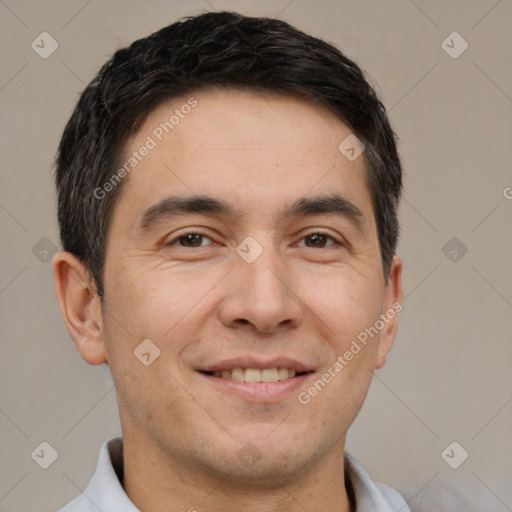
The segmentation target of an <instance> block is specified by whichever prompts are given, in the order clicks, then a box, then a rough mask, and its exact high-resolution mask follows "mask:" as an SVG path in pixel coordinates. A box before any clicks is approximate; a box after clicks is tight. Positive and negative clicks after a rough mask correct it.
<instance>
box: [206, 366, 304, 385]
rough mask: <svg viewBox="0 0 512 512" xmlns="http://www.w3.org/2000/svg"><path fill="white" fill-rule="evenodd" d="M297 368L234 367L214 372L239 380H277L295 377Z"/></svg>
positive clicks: (216, 375)
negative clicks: (261, 368) (262, 368)
mask: <svg viewBox="0 0 512 512" xmlns="http://www.w3.org/2000/svg"><path fill="white" fill-rule="evenodd" d="M295 374H296V372H295V370H289V369H288V368H265V369H264V370H260V369H258V368H245V369H243V368H233V370H222V371H216V372H214V376H215V377H220V378H223V379H233V380H237V381H239V382H250V383H255V382H277V381H279V380H286V379H291V378H293V377H295Z"/></svg>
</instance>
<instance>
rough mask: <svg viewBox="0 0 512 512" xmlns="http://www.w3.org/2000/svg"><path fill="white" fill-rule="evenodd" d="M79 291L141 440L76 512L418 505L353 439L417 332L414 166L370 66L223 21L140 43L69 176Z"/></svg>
mask: <svg viewBox="0 0 512 512" xmlns="http://www.w3.org/2000/svg"><path fill="white" fill-rule="evenodd" d="M56 182H57V189H58V217H59V223H60V228H61V238H62V244H63V248H64V251H61V252H59V253H58V254H57V255H56V256H55V258H54V277H55V286H56V293H57V299H58V303H59V306H60V309H61V311H62V315H63V318H64V322H65V324H66V327H67V329H68V331H69V332H70V334H71V336H72V338H73V340H74V342H75V345H76V348H77V350H78V351H79V353H80V355H81V356H82V357H83V359H84V360H85V361H87V362H88V363H90V364H102V363H107V364H108V366H109V368H110V371H111V372H112V377H113V380H114V382H115V386H116V392H117V399H118V404H119V413H120V419H121V426H122V439H121V438H117V439H113V440H110V441H108V442H105V444H104V445H103V446H102V448H101V451H100V456H99V460H98V466H97V470H96V473H95V475H94V476H93V478H92V479H91V482H90V484H89V486H88V487H87V489H86V490H85V491H84V493H83V494H82V495H81V496H79V497H78V498H76V499H75V500H74V501H72V502H71V503H70V504H68V506H66V507H65V508H64V509H62V510H64V511H66V512H72V511H73V512H74V511H81V512H82V511H93V510H94V511H97V510H101V511H103V512H111V511H123V512H129V511H136V510H140V511H142V512H160V511H164V510H165V511H166V512H173V511H182V510H188V511H194V510H197V511H202V510H204V511H221V510H222V511H226V510H235V509H236V510H245V511H296V510H297V511H298V510H300V511H303V510H307V511H308V512H316V511H320V510H322V511H326V510H329V511H334V510H336V511H340V512H348V511H351V512H354V511H357V512H369V511H371V512H375V511H379V512H384V511H385V512H389V511H398V510H400V511H402V512H405V511H407V510H409V509H408V507H407V505H406V503H405V501H404V500H403V498H402V497H401V496H400V495H399V494H398V492H397V491H395V490H393V489H392V488H390V487H387V486H385V485H381V484H375V483H373V482H372V481H371V479H370V477H369V476H368V474H367V473H366V472H365V471H364V469H363V468H362V467H361V466H360V465H359V464H358V463H357V462H356V461H355V459H353V458H352V457H351V456H350V455H349V454H348V453H345V454H344V447H345V440H346V434H347V430H348V428H349V426H350V425H351V423H352V422H353V420H354V418H355V417H356V415H357V413H358V411H359V410H360V408H361V405H362V403H363V401H364V398H365V396H366V394H367V391H368V387H369V385H370V382H371V378H372V375H373V371H374V370H375V369H377V368H380V367H381V366H382V365H383V364H384V362H385V359H386V355H387V354H388V352H389V350H390V348H391V346H392V344H393V341H394V338H395V334H396V330H397V313H398V311H400V309H401V299H402V287H401V268H402V263H401V260H400V258H399V257H398V256H397V255H396V254H395V248H396V243H397V237H398V223H397V206H398V200H399V196H400V191H401V167H400V161H399V158H398V155H397V150H396V146H395V140H394V134H393V132H392V130H391V128H390V126H389V123H388V120H387V117H386V113H385V110H384V107H383V106H382V104H381V103H380V101H379V100H378V99H377V97H376V95H375V92H374V91H373V89H372V87H371V86H370V85H369V84H368V83H367V81H366V80H365V78H364V75H363V73H362V72H361V70H360V69H359V68H358V67H357V66H356V65H355V64H354V63H353V62H351V61H350V60H349V59H347V58H346V57H345V56H344V55H342V54H341V53H340V52H339V51H338V50H336V49H335V48H333V47H332V46H330V45H329V44H327V43H325V42H323V41H321V40H318V39H316V38H313V37H310V36H308V35H306V34H304V33H302V32H300V31H298V30H296V29H294V28H293V27H291V26H290V25H288V24H287V23H285V22H283V21H280V20H274V19H263V18H250V17H244V16H241V15H238V14H235V13H230V12H220V13H207V14H204V15H200V16H197V17H190V18H188V19H186V20H184V21H180V22H178V23H175V24H173V25H170V26H168V27H166V28H164V29H162V30H160V31H159V32H156V33H155V34H152V35H151V36H149V37H147V38H144V39H141V40H139V41H136V42H134V43H133V44H132V45H131V46H130V47H129V48H126V49H123V50H119V51H118V52H116V53H115V55H114V56H113V57H112V59H111V60H110V61H109V62H107V63H106V64H105V65H104V66H103V68H102V69H101V70H100V72H99V73H98V76H97V77H96V78H95V79H94V80H93V81H92V82H91V84H90V85H89V86H88V87H87V88H86V89H85V91H84V92H83V94H82V95H81V98H80V100H79V102H78V105H77V107H76V108H75V111H74V112H73V114H72V116H71V119H70V121H69V122H68V125H67V126H66V129H65V131H64V134H63V137H62V141H61V144H60V147H59V153H58V158H57V169H56Z"/></svg>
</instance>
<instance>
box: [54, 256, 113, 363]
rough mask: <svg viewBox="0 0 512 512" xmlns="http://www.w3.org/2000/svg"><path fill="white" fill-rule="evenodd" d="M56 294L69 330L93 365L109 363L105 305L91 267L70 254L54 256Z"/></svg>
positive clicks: (78, 347)
mask: <svg viewBox="0 0 512 512" xmlns="http://www.w3.org/2000/svg"><path fill="white" fill-rule="evenodd" d="M53 279H54V282H55V295H56V296H57V302H58V304H59V308H60V312H61V314H62V318H63V320H64V324H65V325H66V329H67V330H68V332H69V334H70V335H71V337H72V338H73V341H74V342H75V346H76V349H77V350H78V352H79V353H80V355H81V356H82V358H83V359H84V360H85V361H87V362H88V363H89V364H102V363H105V362H106V361H107V358H106V352H105V347H104V342H103V321H102V315H101V302H100V298H99V297H98V295H97V293H96V287H95V285H94V281H93V279H92V277H91V275H90V272H89V270H88V269H87V267H86V266H85V265H84V263H82V262H81V261H80V260H79V259H78V258H76V257H75V256H73V255H72V254H71V253H69V252H65V251H59V252H57V253H56V254H55V256H54V257H53Z"/></svg>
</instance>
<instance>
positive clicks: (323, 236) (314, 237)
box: [299, 232, 342, 249]
mask: <svg viewBox="0 0 512 512" xmlns="http://www.w3.org/2000/svg"><path fill="white" fill-rule="evenodd" d="M302 240H306V243H305V246H306V247H310V248H320V249H323V248H325V247H330V246H333V245H342V244H341V243H340V242H338V241H337V240H336V239H335V238H334V237H333V236H331V235H328V234H327V233H322V232H315V233H310V234H309V235H306V236H305V237H303V238H302V239H301V242H302ZM329 240H330V241H331V242H333V243H330V244H328V243H327V242H328V241H329ZM299 245H302V244H299Z"/></svg>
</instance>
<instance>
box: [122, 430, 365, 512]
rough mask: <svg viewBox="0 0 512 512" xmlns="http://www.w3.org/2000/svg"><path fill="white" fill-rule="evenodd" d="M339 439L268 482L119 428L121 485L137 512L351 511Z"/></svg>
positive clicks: (342, 446) (342, 443)
mask: <svg viewBox="0 0 512 512" xmlns="http://www.w3.org/2000/svg"><path fill="white" fill-rule="evenodd" d="M344 443H345V439H342V440H341V441H340V443H338V445H336V446H335V447H334V448H333V449H332V450H331V451H330V453H329V455H328V456H327V457H324V458H323V459H321V460H318V461H316V462H315V463H314V464H312V465H311V467H310V468H309V470H307V471H304V472H302V473H301V474H297V475H287V477H286V480H283V478H282V476H280V477H276V478H273V477H271V478H267V479H266V483H262V482H261V481H259V480H258V481H256V482H254V481H251V480H250V479H248V478H247V477H245V478H240V477H239V476H237V475H236V474H235V473H232V474H230V473H229V471H226V472H225V473H222V474H221V473H219V472H216V473H213V472H212V471H211V470H209V469H208V468H204V467H201V465H200V463H196V462H195V461H192V462H191V461H190V460H182V459H181V458H174V457H172V456H170V455H169V454H168V453H167V452H165V451H164V450H162V449H161V448H160V447H159V446H157V445H156V444H155V443H154V442H153V441H151V440H150V439H148V438H147V437H146V436H130V435H129V434H127V433H125V432H124V433H123V448H124V450H123V451H124V454H123V455H124V480H123V487H124V489H125V492H126V493H127V495H128V497H129V498H130V500H131V501H132V502H133V503H134V504H135V506H136V507H138V508H139V509H140V511H141V512H164V511H165V512H178V511H179V512H183V511H184V510H186V511H189V512H195V511H201V510H208V511H209V512H220V511H223V512H231V511H235V510H236V511H239V510H244V511H246V512H296V511H297V512H299V511H300V512H304V510H307V511H308V512H320V511H322V512H325V510H333V511H337V512H353V511H354V510H355V509H354V508H353V505H352V506H351V503H350V500H349V497H348V495H347V490H346V488H345V485H344V484H345V479H344V460H343V449H344Z"/></svg>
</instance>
